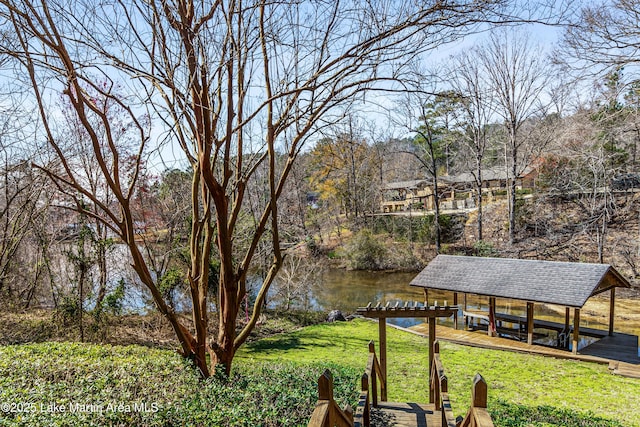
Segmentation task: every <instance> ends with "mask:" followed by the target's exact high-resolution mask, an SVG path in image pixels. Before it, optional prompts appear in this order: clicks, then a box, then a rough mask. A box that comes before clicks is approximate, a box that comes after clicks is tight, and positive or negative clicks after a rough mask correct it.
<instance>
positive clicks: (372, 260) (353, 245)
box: [347, 229, 387, 270]
mask: <svg viewBox="0 0 640 427" xmlns="http://www.w3.org/2000/svg"><path fill="white" fill-rule="evenodd" d="M386 252H387V249H386V248H385V246H384V244H383V243H381V242H380V240H379V239H377V238H376V237H375V236H374V235H373V234H372V233H371V231H369V230H367V229H363V230H361V231H359V232H358V233H357V234H356V235H355V236H354V237H353V238H352V239H351V241H350V242H349V245H348V246H347V259H348V260H349V267H350V268H352V269H354V270H378V269H380V268H382V267H383V260H384V258H385V255H386Z"/></svg>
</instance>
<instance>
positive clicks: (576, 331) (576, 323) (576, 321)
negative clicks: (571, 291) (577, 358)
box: [571, 308, 580, 354]
mask: <svg viewBox="0 0 640 427" xmlns="http://www.w3.org/2000/svg"><path fill="white" fill-rule="evenodd" d="M579 341H580V309H579V308H574V309H573V343H572V349H571V352H572V353H573V354H578V342H579Z"/></svg>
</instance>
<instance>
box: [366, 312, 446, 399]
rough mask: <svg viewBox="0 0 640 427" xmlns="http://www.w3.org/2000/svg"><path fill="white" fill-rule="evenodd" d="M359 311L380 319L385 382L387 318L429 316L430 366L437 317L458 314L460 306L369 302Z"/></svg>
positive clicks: (381, 365) (379, 333) (381, 366)
mask: <svg viewBox="0 0 640 427" xmlns="http://www.w3.org/2000/svg"><path fill="white" fill-rule="evenodd" d="M357 313H358V314H360V315H362V316H364V317H368V318H371V319H378V335H379V341H378V342H379V343H380V368H381V370H382V376H383V378H384V381H383V382H384V383H385V384H386V382H387V381H386V380H387V319H398V318H414V317H415V318H427V319H429V367H431V366H432V365H433V343H434V342H435V340H436V318H439V317H451V316H456V315H457V313H458V307H456V306H431V307H429V306H421V305H418V303H414V304H413V306H411V305H410V303H408V302H407V303H405V304H404V305H400V303H396V305H393V306H392V305H391V304H389V303H387V305H384V306H383V305H381V304H380V303H378V304H377V305H376V306H372V304H371V303H369V304H368V305H367V306H366V307H360V308H358V310H357ZM429 376H431V369H429ZM382 394H383V396H382V400H386V390H384V391H383V393H382ZM430 399H431V403H433V397H432V396H430Z"/></svg>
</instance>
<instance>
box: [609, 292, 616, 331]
mask: <svg viewBox="0 0 640 427" xmlns="http://www.w3.org/2000/svg"><path fill="white" fill-rule="evenodd" d="M615 307H616V288H611V295H610V296H609V336H613V319H614V318H615V315H616V310H615Z"/></svg>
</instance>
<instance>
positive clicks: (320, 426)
mask: <svg viewBox="0 0 640 427" xmlns="http://www.w3.org/2000/svg"><path fill="white" fill-rule="evenodd" d="M378 388H379V389H380V400H381V401H383V402H384V401H386V400H387V379H386V373H385V372H384V370H383V369H382V367H381V366H380V363H379V361H378V358H377V356H376V351H375V347H374V344H373V341H371V342H369V361H368V363H367V369H366V370H365V372H364V374H362V378H361V392H360V397H359V399H358V407H357V408H356V411H355V414H354V412H353V410H352V409H351V407H350V406H348V405H347V407H346V408H344V409H340V407H339V406H338V404H337V403H336V401H335V400H334V399H333V377H332V376H331V372H329V371H328V370H327V371H324V373H323V374H322V376H320V378H319V379H318V403H317V404H316V408H315V410H314V411H313V414H312V415H311V419H310V420H309V424H308V427H370V425H371V407H376V406H378ZM429 402H430V403H433V404H434V409H435V410H436V411H440V414H441V416H442V427H493V421H492V420H491V416H490V415H489V413H488V412H487V383H486V382H485V381H484V379H483V378H482V376H481V375H480V374H477V375H476V377H475V378H474V381H473V389H472V391H471V407H470V408H469V411H468V412H467V414H466V416H465V417H464V418H462V417H458V418H457V419H456V418H455V417H454V415H453V410H452V409H451V401H450V400H449V384H448V380H447V376H446V375H445V373H444V366H443V364H442V361H441V360H440V344H439V343H438V341H435V342H434V343H433V362H432V364H431V381H430V383H429Z"/></svg>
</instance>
